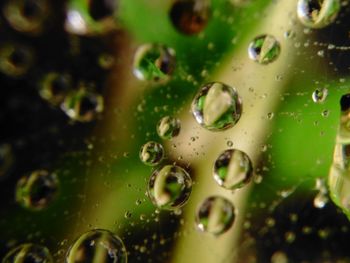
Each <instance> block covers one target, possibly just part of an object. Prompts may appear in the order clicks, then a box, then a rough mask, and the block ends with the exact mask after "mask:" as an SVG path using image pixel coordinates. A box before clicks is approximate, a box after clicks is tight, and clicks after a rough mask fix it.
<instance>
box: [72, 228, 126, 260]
mask: <svg viewBox="0 0 350 263" xmlns="http://www.w3.org/2000/svg"><path fill="white" fill-rule="evenodd" d="M80 262H99V263H109V262H117V263H126V262H127V251H126V248H125V246H124V243H123V241H122V240H121V239H120V238H119V237H118V236H117V235H114V234H113V233H112V232H110V231H108V230H103V229H96V230H91V231H89V232H87V233H85V234H83V235H81V236H80V237H79V238H78V239H77V240H76V241H75V242H74V244H73V245H72V246H71V247H70V248H69V250H68V252H67V255H66V263H80Z"/></svg>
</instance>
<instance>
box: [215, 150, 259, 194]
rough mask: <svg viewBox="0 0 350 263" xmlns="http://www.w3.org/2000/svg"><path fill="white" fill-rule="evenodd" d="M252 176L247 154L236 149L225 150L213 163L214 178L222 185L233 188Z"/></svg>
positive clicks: (244, 182)
mask: <svg viewBox="0 0 350 263" xmlns="http://www.w3.org/2000/svg"><path fill="white" fill-rule="evenodd" d="M252 176H253V167H252V162H251V160H250V158H249V156H248V155H247V154H246V153H244V152H242V151H240V150H236V149H230V150H226V151H224V152H223V153H221V154H220V155H219V157H218V158H217V159H216V161H215V164H214V179H215V181H216V182H217V183H218V184H219V185H220V186H222V187H224V188H226V189H230V190H235V189H238V188H241V187H243V186H245V185H246V184H247V183H249V182H250V180H251V179H252Z"/></svg>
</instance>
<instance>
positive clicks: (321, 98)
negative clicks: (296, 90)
mask: <svg viewBox="0 0 350 263" xmlns="http://www.w3.org/2000/svg"><path fill="white" fill-rule="evenodd" d="M327 96H328V89H326V88H323V89H316V90H315V91H314V92H313V93H312V100H313V101H314V102H315V103H323V102H325V100H326V98H327Z"/></svg>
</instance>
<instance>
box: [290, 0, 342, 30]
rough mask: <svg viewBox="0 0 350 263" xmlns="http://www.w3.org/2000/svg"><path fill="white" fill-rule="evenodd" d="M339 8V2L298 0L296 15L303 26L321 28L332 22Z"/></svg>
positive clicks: (331, 0)
mask: <svg viewBox="0 0 350 263" xmlns="http://www.w3.org/2000/svg"><path fill="white" fill-rule="evenodd" d="M340 7H341V6H340V0H299V1H298V7H297V13H298V17H299V20H300V21H301V23H302V24H304V25H305V26H307V27H309V28H323V27H326V26H328V25H330V24H331V23H333V22H334V20H335V19H336V18H337V16H338V13H339V10H340Z"/></svg>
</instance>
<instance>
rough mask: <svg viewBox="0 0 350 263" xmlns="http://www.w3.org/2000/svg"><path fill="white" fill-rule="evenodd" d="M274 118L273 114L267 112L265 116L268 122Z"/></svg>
mask: <svg viewBox="0 0 350 263" xmlns="http://www.w3.org/2000/svg"><path fill="white" fill-rule="evenodd" d="M274 116H275V115H274V113H273V112H269V113H268V114H267V118H268V119H269V120H272V119H273V117H274Z"/></svg>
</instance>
